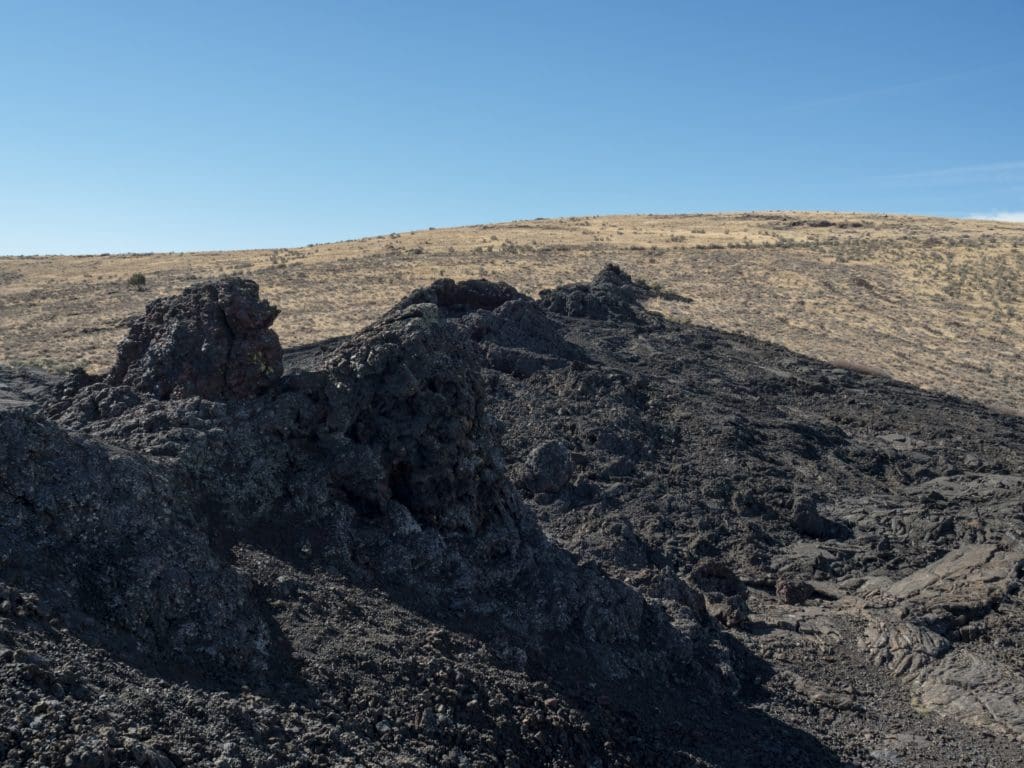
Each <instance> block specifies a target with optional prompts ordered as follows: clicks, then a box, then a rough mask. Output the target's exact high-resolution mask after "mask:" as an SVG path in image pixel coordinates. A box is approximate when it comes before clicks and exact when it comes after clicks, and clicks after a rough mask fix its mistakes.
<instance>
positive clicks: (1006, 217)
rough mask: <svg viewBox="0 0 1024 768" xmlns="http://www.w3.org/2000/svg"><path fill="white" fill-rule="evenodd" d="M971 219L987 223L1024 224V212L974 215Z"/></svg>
mask: <svg viewBox="0 0 1024 768" xmlns="http://www.w3.org/2000/svg"><path fill="white" fill-rule="evenodd" d="M967 218H969V219H984V220H985V221H1012V222H1014V223H1017V224H1024V211H1000V212H999V213H972V214H971V215H970V216H968V217H967Z"/></svg>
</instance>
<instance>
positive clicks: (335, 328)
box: [0, 213, 1024, 411]
mask: <svg viewBox="0 0 1024 768" xmlns="http://www.w3.org/2000/svg"><path fill="white" fill-rule="evenodd" d="M608 261H615V262H617V263H619V264H621V265H622V266H623V267H624V268H626V269H627V270H628V271H630V272H632V273H634V274H635V275H637V276H639V277H642V278H644V279H645V280H647V281H649V282H651V283H655V284H658V285H660V286H661V287H663V288H665V289H667V290H671V291H674V292H677V293H678V294H681V295H682V296H685V297H687V298H689V299H692V302H690V303H687V302H681V301H673V300H668V299H659V300H655V301H653V302H651V305H652V306H651V308H652V309H655V310H657V311H660V312H662V313H663V314H665V315H666V316H668V317H671V318H675V319H678V320H688V321H692V322H695V323H700V324H704V325H710V326H714V327H717V328H722V329H726V330H730V331H737V332H740V333H746V334H750V335H752V336H756V337H758V338H761V339H765V340H768V341H774V342H779V343H781V344H784V345H786V346H787V347H790V348H791V349H793V350H796V351H798V352H802V353H805V354H808V355H812V356H814V357H819V358H823V359H826V360H834V361H843V362H842V364H843V365H845V366H848V367H855V368H861V369H864V370H872V371H883V372H886V373H888V374H889V375H891V376H894V377H896V378H899V379H902V380H904V381H908V382H911V383H914V384H917V385H920V386H922V387H926V388H931V389H935V390H940V391H945V392H950V393H953V394H957V395H962V396H964V397H968V398H971V399H975V400H980V401H982V402H985V403H987V404H989V405H993V406H995V407H997V408H1000V409H1003V410H1007V409H1008V410H1016V411H1021V410H1024V364H1022V360H1021V353H1022V351H1024V321H1022V317H1021V315H1022V311H1024V307H1022V306H1021V302H1022V298H1024V225H1020V224H1009V223H997V222H982V221H959V220H948V219H929V218H920V217H907V216H878V215H858V214H832V213H747V214H722V215H707V216H704V215H701V216H610V217H600V218H570V219H539V220H534V221H517V222H510V223H506V224H493V225H484V226H475V227H461V228H456V229H443V230H428V231H421V232H409V233H404V234H393V235H386V236H381V237H374V238H366V239H363V240H355V241H348V242H342V243H330V244H323V245H311V246H307V247H304V248H293V249H276V250H264V251H232V252H213V253H155V254H128V255H115V256H109V255H104V256H83V257H67V256H45V257H32V258H9V259H0V361H4V362H8V363H11V362H17V363H32V364H36V365H43V366H48V367H71V366H75V365H82V366H84V367H86V368H89V369H91V370H98V369H101V368H103V367H105V366H107V365H109V364H110V362H111V360H112V358H113V354H114V349H115V346H116V344H117V342H118V340H119V339H120V338H121V336H122V335H123V333H124V329H125V326H126V324H127V323H128V322H129V320H130V318H132V317H133V316H135V315H137V314H139V313H140V312H141V311H142V309H143V306H144V305H145V303H146V302H147V301H150V300H151V299H153V298H155V297H156V296H161V295H165V294H170V293H175V292H177V291H180V290H181V289H182V288H183V287H184V286H185V285H187V284H189V283H191V282H194V281H196V280H199V279H203V278H209V277H215V276H218V275H226V274H238V275H245V276H248V277H252V278H254V279H256V280H257V281H258V282H259V283H260V285H261V287H262V289H263V292H264V294H265V295H266V296H268V297H269V298H270V299H271V300H272V301H274V302H275V303H277V304H278V305H279V306H280V307H281V308H282V310H283V312H282V315H281V317H280V319H279V320H278V322H277V324H276V326H275V327H276V328H277V330H278V332H279V333H280V335H281V338H282V341H283V343H284V344H285V345H292V344H300V343H304V342H309V341H313V340H316V339H319V338H324V337H329V336H336V335H339V334H344V333H348V332H351V331H354V330H356V329H358V328H360V327H362V326H363V325H365V324H366V323H368V322H369V321H371V320H372V319H373V318H375V317H376V316H377V315H379V314H380V313H381V312H382V311H383V310H385V309H386V308H387V307H389V306H390V305H391V304H392V303H393V302H395V301H396V300H398V299H399V298H401V297H402V296H403V295H404V294H405V293H407V292H408V291H409V290H410V289H411V288H413V287H415V286H417V285H421V284H423V283H426V282H429V281H431V280H434V279H436V278H439V277H442V276H447V277H452V278H456V279H464V278H470V277H487V278H490V279H494V280H505V281H508V282H510V283H512V284H513V285H515V286H516V287H518V288H519V289H520V290H523V291H524V292H526V293H530V294H536V292H537V291H538V290H540V289H541V288H546V287H550V286H554V285H557V284H559V283H564V282H569V281H575V280H584V279H588V278H589V277H590V276H591V275H592V274H593V273H594V272H595V271H596V270H597V269H598V268H600V266H601V265H603V264H604V263H605V262H608ZM135 273H140V274H143V275H145V278H146V282H145V287H144V289H143V290H139V288H138V286H131V285H129V284H128V278H129V277H130V276H131V275H133V274H135Z"/></svg>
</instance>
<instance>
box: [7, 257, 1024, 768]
mask: <svg viewBox="0 0 1024 768" xmlns="http://www.w3.org/2000/svg"><path fill="white" fill-rule="evenodd" d="M649 294H650V289H649V288H647V287H646V286H642V285H638V284H635V283H634V282H633V281H632V280H631V279H630V278H629V276H628V275H626V274H625V273H623V272H622V271H621V270H619V269H617V268H614V267H609V268H608V269H606V270H604V271H603V272H602V273H601V274H599V275H598V276H597V277H596V278H595V280H594V281H593V282H592V283H590V284H586V285H575V286H566V287H563V288H559V289H555V290H553V291H547V292H545V293H544V294H543V295H542V297H541V299H540V300H538V301H533V300H531V299H529V298H527V297H525V296H522V295H521V294H519V293H518V292H516V291H515V290H514V289H512V288H511V287H509V286H506V285H501V284H491V283H488V282H486V281H469V282H466V283H455V282H453V281H450V280H449V281H439V282H438V283H435V284H434V285H432V286H430V287H427V288H424V289H421V290H419V291H416V292H414V293H413V294H411V295H410V297H408V298H407V299H406V300H405V301H403V302H401V303H400V304H399V305H398V306H397V307H396V308H395V309H394V310H392V311H391V312H390V313H388V314H387V315H386V316H385V317H384V318H383V319H382V320H381V321H380V322H378V323H376V324H374V325H373V326H370V327H369V328H367V329H366V330H365V331H363V332H361V333H360V334H357V335H355V336H353V337H349V338H345V339H340V340H335V341H332V342H329V343H325V344H324V345H322V346H321V347H320V348H318V349H316V348H305V349H303V350H301V351H296V352H294V353H291V354H285V355H283V356H282V353H281V350H280V346H279V344H278V343H277V338H276V336H275V335H274V334H273V331H272V330H270V325H271V323H272V322H273V319H274V317H275V316H276V314H277V310H276V309H274V308H272V307H270V306H269V305H267V304H266V302H263V301H261V300H260V299H259V296H258V290H257V288H256V286H255V284H254V283H251V282H249V281H240V280H231V281H223V282H219V283H213V284H205V285H202V286H196V287H194V288H191V289H189V290H188V291H186V292H185V294H183V295H182V296H181V297H176V298H171V299H164V300H159V301H157V302H154V304H152V305H151V306H150V308H149V309H148V310H147V313H146V315H145V316H144V317H143V318H142V319H141V320H140V321H139V323H138V324H136V325H135V326H134V327H133V328H132V329H131V331H130V332H129V335H128V339H127V340H126V342H125V343H124V344H123V345H122V347H121V349H120V352H119V359H118V363H117V365H116V366H115V368H114V370H113V371H112V372H111V374H110V375H109V376H107V377H105V378H103V379H90V378H89V377H87V376H84V375H82V374H78V375H74V376H72V377H69V378H68V379H66V380H65V381H63V382H59V383H53V384H52V385H51V384H48V383H47V382H46V381H45V379H44V378H42V377H41V376H40V375H36V374H32V373H31V372H25V371H17V372H16V371H7V370H2V371H0V762H3V764H5V765H19V766H20V765H68V766H87V765H88V766H101V765H141V766H147V765H148V766H170V765H217V766H221V768H226V767H239V768H241V767H243V766H277V765H310V766H313V765H323V766H330V765H357V764H363V765H394V764H408V765H430V766H433V765H450V766H493V765H522V766H532V765H556V766H595V767H596V766H627V765H630V766H631V765H651V766H663V765H690V764H710V765H718V766H747V765H806V766H827V765H836V766H838V765H841V764H842V763H843V762H844V761H849V762H853V763H856V764H877V765H892V764H906V765H921V764H930V765H936V766H947V765H949V766H951V765H963V764H985V763H986V762H987V763H988V764H991V765H1013V764H1015V763H1014V760H1016V759H1017V755H1018V754H1019V747H1020V745H1019V743H1018V742H1019V740H1021V739H1022V738H1024V718H1022V717H1021V716H1020V712H1022V711H1024V698H1022V697H1024V684H1022V683H1021V680H1024V663H1022V654H1021V648H1020V646H1019V644H1018V643H1019V642H1020V640H1019V638H1020V637H1021V636H1022V635H1021V631H1020V630H1021V629H1024V608H1022V606H1021V603H1020V597H1019V581H1020V578H1021V562H1022V560H1024V555H1022V549H1021V545H1020V541H1021V537H1022V534H1024V532H1022V528H1024V510H1022V507H1021V499H1022V489H1024V483H1022V477H1024V451H1022V450H1021V444H1020V439H1019V435H1020V429H1021V426H1024V425H1022V424H1021V423H1020V421H1019V420H1015V419H1013V418H1010V417H1006V416H999V415H996V414H993V413H991V412H988V411H985V410H984V409H982V408H980V407H977V406H974V405H971V404H969V403H964V402H962V401H957V400H954V399H952V398H949V397H941V396H937V395H932V394H928V393H923V392H920V391H917V390H914V389H911V388H910V387H906V386H903V385H900V384H898V383H895V382H890V381H886V380H882V379H877V378H872V377H867V376H862V375H859V374H855V373H851V372H849V371H845V370H840V369H834V368H830V367H829V366H826V365H824V364H822V363H818V362H816V361H812V360H808V359H806V358H801V357H799V356H797V355H793V354H792V353H789V352H787V351H785V350H783V349H781V348H778V347H773V346H771V345H767V344H762V343H759V342H754V341H751V340H749V339H745V338H742V337H738V336H733V335H729V334H723V333H719V332H716V331H712V330H709V329H704V328H698V327H694V326H679V325H673V324H670V323H667V322H664V321H663V320H662V319H661V318H659V317H657V316H654V315H651V314H649V313H648V312H646V311H645V310H644V309H643V307H642V306H641V304H640V301H641V300H642V299H643V298H644V297H645V296H647V295H649ZM506 462H507V464H506ZM1018 705H1020V706H1018ZM954 742H955V746H953V743H954Z"/></svg>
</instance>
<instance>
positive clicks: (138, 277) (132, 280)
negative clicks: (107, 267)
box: [128, 272, 146, 291]
mask: <svg viewBox="0 0 1024 768" xmlns="http://www.w3.org/2000/svg"><path fill="white" fill-rule="evenodd" d="M128 285H130V286H131V287H132V288H135V289H137V290H140V291H141V290H142V289H143V288H145V287H146V276H145V275H144V274H142V273H141V272H135V273H134V274H132V276H131V277H129V278H128Z"/></svg>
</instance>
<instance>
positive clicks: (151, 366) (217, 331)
mask: <svg viewBox="0 0 1024 768" xmlns="http://www.w3.org/2000/svg"><path fill="white" fill-rule="evenodd" d="M277 314H278V311H277V308H276V307H273V306H271V305H270V304H269V303H268V302H267V301H265V300H262V299H260V298H259V288H258V286H257V285H256V283H254V282H253V281H252V280H244V279H242V278H228V279H225V280H220V281H217V282H213V283H204V284H202V285H197V286H193V287H191V288H186V289H185V291H184V292H183V293H182V294H181V295H180V296H172V297H169V298H165V299H157V300H156V301H154V302H152V303H150V304H149V306H147V307H146V314H145V315H144V316H143V317H142V318H140V319H139V320H137V321H136V322H135V323H133V324H132V326H131V328H130V329H129V331H128V335H127V337H126V338H125V340H124V341H123V342H122V343H121V345H120V346H119V347H118V350H117V362H116V363H114V367H113V368H112V369H111V371H110V374H109V375H108V376H107V383H108V384H111V385H118V384H124V385H126V386H129V387H131V388H132V389H135V390H137V391H139V392H143V393H146V394H148V395H152V396H153V397H156V398H158V399H161V400H166V399H168V398H185V397H192V396H198V397H204V398H206V399H209V400H225V399H232V398H241V397H251V396H252V395H254V394H256V393H257V392H259V391H261V390H264V389H266V388H267V386H268V385H269V384H271V383H272V382H273V381H275V380H276V379H277V378H279V377H280V376H281V369H282V366H281V343H280V342H279V341H278V338H277V334H276V333H274V331H272V330H271V329H270V326H271V324H272V323H273V322H274V318H276V317H277Z"/></svg>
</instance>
